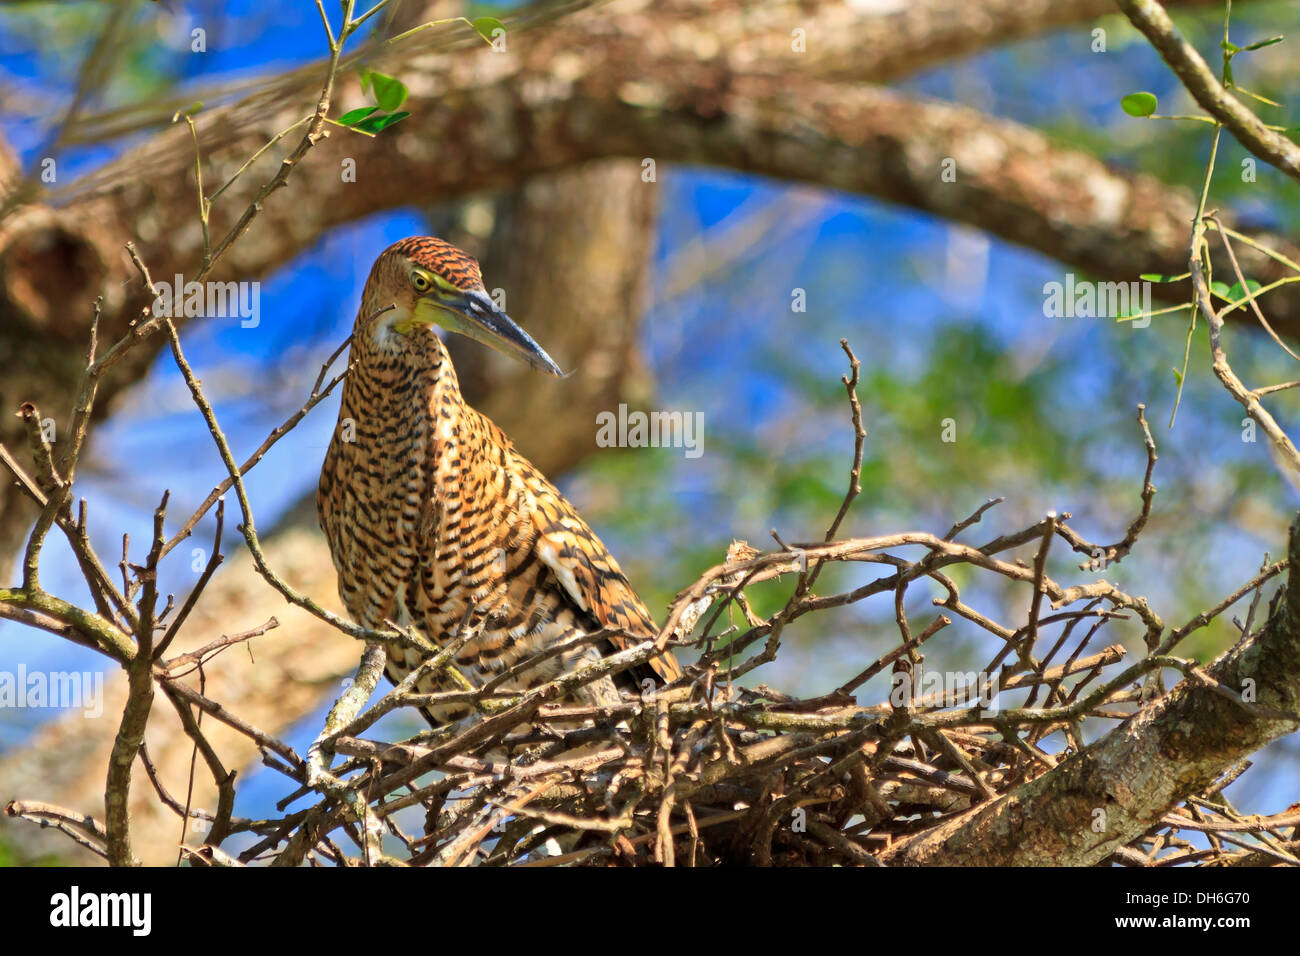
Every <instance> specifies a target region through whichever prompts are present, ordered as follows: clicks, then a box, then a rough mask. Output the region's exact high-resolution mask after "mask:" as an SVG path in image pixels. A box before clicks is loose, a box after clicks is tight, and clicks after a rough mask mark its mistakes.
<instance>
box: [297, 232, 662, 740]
mask: <svg viewBox="0 0 1300 956" xmlns="http://www.w3.org/2000/svg"><path fill="white" fill-rule="evenodd" d="M435 321H436V322H437V323H438V324H441V325H444V326H445V327H447V328H450V329H452V330H454V331H460V332H464V333H465V334H468V335H471V336H472V337H474V338H477V339H480V340H482V341H484V342H486V343H487V344H489V345H492V346H494V347H496V348H499V349H501V350H502V351H506V352H509V353H512V354H515V355H516V356H518V357H520V358H522V359H524V360H525V361H527V362H529V364H531V365H533V366H535V367H537V368H540V369H542V370H545V371H548V372H551V373H552V374H559V369H558V368H557V367H556V366H555V364H554V363H553V362H552V361H551V360H550V358H549V357H548V356H547V355H546V353H545V352H543V351H542V350H541V348H540V347H539V346H537V345H536V343H534V342H533V341H532V339H530V338H528V336H527V335H526V334H525V333H523V332H522V330H520V329H518V327H517V326H515V325H514V324H513V323H512V322H511V321H510V320H509V318H508V317H506V316H505V315H504V314H503V313H500V312H496V311H495V310H494V308H493V304H492V301H491V299H489V298H488V297H487V295H486V292H485V291H484V289H483V281H482V277H481V275H480V273H479V267H478V263H477V262H475V261H474V260H473V259H472V258H470V257H469V256H467V255H466V254H465V253H463V252H461V251H460V250H459V249H456V248H455V247H454V246H452V245H450V244H448V243H446V242H443V241H442V240H439V239H434V238H429V237H413V238H410V239H404V240H402V241H401V242H398V243H396V244H395V245H393V246H390V247H389V248H388V249H386V250H385V251H384V252H383V254H381V255H380V257H379V259H378V260H377V261H376V262H375V265H374V267H373V268H372V269H371V272H370V278H369V279H368V280H367V282H366V286H365V291H364V292H363V294H362V301H361V308H360V311H359V312H358V313H357V320H356V325H355V327H354V330H353V338H352V350H351V362H352V365H353V367H352V370H351V371H350V372H349V374H348V377H347V379H346V381H345V382H344V386H343V399H342V406H341V408H340V410H339V423H338V426H337V428H336V429H335V432H334V437H333V440H332V442H331V443H330V447H329V451H328V453H327V454H326V456H325V463H324V466H323V467H322V469H321V478H320V488H319V491H318V494H317V512H318V515H319V517H320V524H321V528H322V529H323V530H324V532H325V535H326V537H327V538H328V540H329V546H330V551H331V553H332V555H333V558H334V566H335V568H336V569H337V571H338V575H339V594H340V596H341V597H342V599H343V603H344V605H345V606H346V607H347V609H348V612H349V613H350V614H351V615H352V617H353V618H354V619H355V620H356V621H357V622H358V623H360V624H362V625H364V626H367V627H373V628H381V627H383V626H384V625H385V621H393V622H395V623H397V624H400V625H403V626H407V625H409V626H413V627H415V628H417V629H418V630H419V631H421V632H422V633H423V634H425V635H426V636H427V637H428V638H429V639H430V640H432V641H433V642H434V643H437V644H440V645H441V644H445V643H446V642H447V641H448V640H449V638H450V636H451V635H452V633H453V632H454V631H455V629H456V627H457V626H458V625H459V623H460V622H461V620H462V618H463V617H464V615H465V613H466V611H467V609H468V608H469V607H470V606H471V605H472V606H473V607H474V608H475V612H474V613H475V614H476V615H477V616H479V617H481V618H482V621H483V626H482V631H481V633H480V634H479V635H478V636H477V637H476V638H475V639H473V640H472V641H470V643H469V644H467V645H466V646H465V647H464V649H463V650H462V651H461V652H460V654H459V655H458V665H459V667H460V669H461V671H462V673H464V674H465V675H466V676H467V677H469V678H470V679H471V681H473V682H475V683H476V684H482V683H484V682H486V681H487V680H488V679H490V678H491V677H492V676H494V675H496V674H499V673H501V672H502V671H503V670H505V669H507V668H509V667H511V666H512V665H514V664H516V663H518V662H519V661H520V660H522V659H524V658H527V657H529V656H531V655H533V654H536V653H537V652H538V651H540V650H542V649H544V648H547V647H551V646H553V645H554V644H555V643H556V642H557V641H562V640H565V639H567V638H569V637H572V636H573V635H575V634H577V633H580V632H582V633H592V632H594V631H596V630H598V629H599V628H601V627H621V628H623V629H624V630H625V631H626V632H627V634H628V635H629V637H628V638H623V639H619V638H615V639H614V640H613V641H612V642H610V641H606V642H602V645H596V646H593V645H591V644H587V645H584V646H583V647H582V648H581V649H580V650H578V651H572V652H569V653H568V654H566V655H564V656H561V657H558V658H552V659H550V660H548V661H547V662H545V663H543V664H539V665H538V666H537V667H535V668H533V669H531V670H529V671H528V672H526V673H525V674H523V675H521V679H520V680H518V681H512V682H510V683H508V684H507V685H506V687H507V688H509V687H520V686H534V685H536V684H538V683H541V682H543V681H545V680H548V679H550V678H552V677H554V676H555V674H556V673H558V672H559V671H561V670H564V669H567V668H568V667H569V666H571V665H572V664H573V663H575V662H576V661H577V660H579V659H583V658H587V657H594V656H596V655H598V654H605V653H609V652H610V651H611V650H612V649H614V647H625V646H628V644H629V643H630V642H635V641H638V640H643V639H644V638H646V637H649V636H653V635H654V634H656V633H657V631H658V629H657V628H656V626H655V624H654V621H653V619H652V618H651V616H650V614H649V612H648V611H647V610H646V608H645V606H644V605H643V604H642V603H641V601H640V599H639V598H638V597H637V595H636V593H635V592H634V591H633V590H632V587H631V585H630V584H629V583H628V580H627V578H626V577H625V576H624V574H623V571H622V569H621V568H620V567H619V565H618V562H617V561H615V560H614V558H613V556H612V555H610V553H609V552H608V550H606V548H605V546H604V545H603V544H602V543H601V541H600V539H599V538H597V537H596V535H595V534H594V533H593V532H592V530H591V529H590V528H589V527H588V526H587V524H586V522H584V521H583V520H582V518H581V517H580V516H579V515H578V513H577V512H576V511H575V510H574V508H573V506H572V505H571V504H569V502H568V501H567V500H566V499H565V498H564V496H563V495H561V494H560V492H559V491H558V490H556V488H555V486H554V485H552V484H551V483H550V482H549V481H547V480H546V478H545V477H543V476H542V474H541V473H540V472H539V471H538V470H537V469H536V468H535V467H533V465H532V464H531V463H530V462H529V461H528V460H527V459H525V458H524V457H523V456H522V455H520V454H519V453H518V452H517V451H515V449H514V446H513V445H512V444H511V442H510V439H509V438H507V437H506V435H505V433H504V432H502V430H501V429H500V428H498V427H497V426H496V425H494V424H493V423H492V422H491V421H490V420H489V419H488V418H486V417H485V416H484V415H482V414H481V413H480V412H478V411H476V410H474V409H473V408H470V407H469V406H468V405H466V404H465V401H464V399H463V398H462V397H461V394H460V388H459V385H458V384H457V380H456V372H455V369H454V368H453V367H452V364H451V359H450V358H449V357H448V355H447V352H446V349H445V348H444V347H443V345H442V342H441V341H440V340H439V338H438V336H437V335H436V334H435V332H434V329H433V327H432V324H431V323H432V322H435ZM611 644H612V645H613V647H611ZM418 663H419V659H418V656H417V654H416V652H414V651H410V652H405V653H402V652H399V651H390V654H389V662H388V676H389V678H390V679H391V680H393V681H394V682H396V681H399V680H401V679H402V677H404V676H405V675H406V674H407V673H409V672H410V670H411V669H412V668H413V667H415V666H416V665H417V664H418ZM680 674H681V669H680V667H679V666H678V664H677V662H676V660H674V659H673V657H672V656H671V655H670V654H665V655H664V656H662V657H659V658H656V659H655V660H653V661H651V662H650V665H649V667H646V668H641V669H639V670H635V669H634V670H633V671H630V672H627V674H625V675H623V676H621V677H620V679H619V681H620V684H621V685H622V686H630V685H631V682H632V681H636V682H640V681H641V680H644V679H645V678H652V679H654V680H655V683H656V684H657V685H662V684H663V683H664V682H667V681H672V680H675V679H676V678H677V677H679V676H680ZM454 686H455V685H453V684H450V683H449V682H448V679H447V678H446V677H445V676H444V677H443V679H442V680H441V682H434V681H430V682H428V686H424V687H421V688H419V689H420V691H421V692H424V693H429V692H434V691H437V690H447V689H452V687H454ZM579 699H580V700H581V701H583V702H585V703H596V704H601V705H604V704H610V703H616V702H617V701H618V700H619V699H620V698H619V693H618V687H617V686H616V684H615V681H614V680H612V679H610V678H608V677H606V678H604V679H602V680H600V681H596V682H594V683H592V684H589V685H587V686H586V687H585V688H584V689H583V692H582V693H581V694H580V695H579ZM467 712H468V711H467V710H466V709H464V708H463V707H447V706H443V707H439V708H434V709H433V710H431V711H426V716H428V718H429V719H430V721H431V722H432V723H434V724H437V723H441V722H443V721H446V720H452V719H457V718H459V717H461V716H464V715H465V714H466V713H467Z"/></svg>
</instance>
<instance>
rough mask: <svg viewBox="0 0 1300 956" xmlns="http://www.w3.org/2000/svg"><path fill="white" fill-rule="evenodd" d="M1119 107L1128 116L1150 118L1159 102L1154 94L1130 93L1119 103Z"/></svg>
mask: <svg viewBox="0 0 1300 956" xmlns="http://www.w3.org/2000/svg"><path fill="white" fill-rule="evenodd" d="M1119 105H1120V107H1121V108H1122V109H1123V110H1124V112H1125V113H1127V114H1128V115H1129V116H1150V115H1151V114H1152V113H1154V112H1155V111H1156V106H1158V105H1159V101H1158V100H1157V99H1156V96H1155V94H1154V93H1130V94H1129V95H1128V96H1126V97H1124V98H1123V99H1122V100H1120V101H1119Z"/></svg>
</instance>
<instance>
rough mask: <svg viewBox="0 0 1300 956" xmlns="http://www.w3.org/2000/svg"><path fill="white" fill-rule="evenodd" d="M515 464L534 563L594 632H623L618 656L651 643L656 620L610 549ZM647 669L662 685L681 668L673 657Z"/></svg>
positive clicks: (529, 468)
mask: <svg viewBox="0 0 1300 956" xmlns="http://www.w3.org/2000/svg"><path fill="white" fill-rule="evenodd" d="M519 461H520V473H521V474H522V476H523V478H524V484H525V486H526V487H527V488H528V491H529V493H530V497H531V498H532V500H533V508H532V520H533V523H534V525H535V527H536V529H537V538H536V540H535V541H534V543H533V547H534V548H535V549H536V552H537V557H538V559H539V560H540V561H541V562H542V563H543V564H545V565H546V566H547V567H548V568H550V570H551V572H552V573H553V574H554V575H555V579H556V580H557V581H559V583H560V585H561V586H562V587H563V588H564V590H565V593H566V594H567V595H568V597H569V599H570V600H571V601H572V602H573V603H574V605H576V606H577V607H578V609H579V610H581V611H584V612H586V614H587V615H588V616H590V617H591V619H592V620H593V621H594V622H595V623H596V624H597V625H598V626H600V627H609V628H621V629H622V630H623V631H625V632H626V634H625V635H620V636H616V637H611V638H610V643H611V644H613V645H614V647H615V649H616V650H625V649H627V648H628V647H631V646H632V645H633V644H636V643H639V642H640V641H643V640H646V639H647V638H652V637H655V636H656V635H657V634H658V633H659V628H658V626H657V625H656V624H655V622H654V618H652V617H651V616H650V612H649V611H647V610H646V607H645V605H644V604H642V603H641V599H640V598H639V597H637V595H636V592H635V591H633V590H632V585H631V584H630V583H629V582H628V579H627V576H626V575H625V574H624V573H623V569H622V568H621V567H619V565H618V562H617V561H616V560H614V556H613V555H612V554H610V553H609V549H608V548H606V547H605V545H604V543H603V542H602V541H601V540H600V538H598V537H596V533H595V532H594V531H592V530H591V528H590V527H588V525H587V522H585V521H583V520H582V517H581V516H580V515H579V514H578V512H577V511H576V510H575V509H574V507H573V505H571V504H569V502H568V499H566V498H565V497H564V496H563V495H562V494H560V492H559V491H558V490H557V489H556V487H555V486H554V485H552V484H551V483H550V482H549V481H547V480H546V478H545V477H543V475H542V473H541V472H539V471H538V470H537V469H536V468H535V467H534V466H533V465H532V463H531V462H528V461H527V460H526V459H524V458H522V456H520V458H519ZM648 663H649V665H650V669H651V670H652V671H653V672H654V674H655V676H657V677H658V678H659V679H660V680H662V681H663V682H664V683H671V682H673V681H675V680H677V679H678V678H679V677H681V676H682V668H681V665H680V664H678V663H677V659H676V658H675V657H674V656H673V655H672V653H671V652H665V653H664V654H661V655H660V656H658V657H655V658H652V659H651V660H650V661H649V662H648ZM647 676H648V675H647Z"/></svg>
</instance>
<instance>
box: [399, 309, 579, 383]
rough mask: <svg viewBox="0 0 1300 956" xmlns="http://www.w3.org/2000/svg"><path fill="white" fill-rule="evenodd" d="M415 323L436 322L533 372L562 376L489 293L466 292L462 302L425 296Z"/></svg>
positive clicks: (558, 368) (553, 363)
mask: <svg viewBox="0 0 1300 956" xmlns="http://www.w3.org/2000/svg"><path fill="white" fill-rule="evenodd" d="M415 320H416V321H417V322H434V323H437V324H438V325H441V326H442V327H443V328H444V329H447V330H448V331H449V332H459V333H460V334H461V335H467V336H469V337H470V338H471V339H474V340H475V341H478V342H482V343H483V344H484V345H488V346H491V347H492V348H494V349H496V350H497V351H498V352H504V353H505V354H506V355H511V356H513V357H515V358H518V359H522V360H523V361H525V362H527V363H528V364H529V365H531V366H532V367H533V368H535V369H537V370H539V371H542V372H546V373H547V374H549V375H559V376H563V375H564V373H563V372H562V371H561V370H560V367H559V366H558V365H556V364H555V362H554V361H553V360H552V359H551V357H550V356H549V355H547V354H546V351H545V350H544V349H543V348H542V347H541V346H540V345H538V344H537V343H536V342H534V341H533V339H532V336H530V335H529V334H528V333H527V332H525V331H524V330H523V329H521V328H520V327H519V326H518V325H516V324H515V322H514V320H513V319H511V318H510V316H508V315H506V314H505V313H504V312H502V311H500V310H498V309H497V307H496V305H495V304H494V303H493V301H492V299H491V298H490V297H489V296H488V294H487V293H486V292H483V291H482V290H479V289H466V290H464V291H462V292H461V293H460V297H459V298H455V299H444V298H438V297H435V296H426V297H425V298H422V299H420V300H419V301H418V302H417V303H416V307H415Z"/></svg>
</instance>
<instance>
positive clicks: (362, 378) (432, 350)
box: [344, 327, 464, 420]
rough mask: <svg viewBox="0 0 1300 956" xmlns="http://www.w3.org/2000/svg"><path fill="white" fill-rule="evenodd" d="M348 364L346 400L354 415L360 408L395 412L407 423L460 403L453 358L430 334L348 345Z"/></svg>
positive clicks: (393, 334) (385, 334) (369, 338)
mask: <svg viewBox="0 0 1300 956" xmlns="http://www.w3.org/2000/svg"><path fill="white" fill-rule="evenodd" d="M351 361H352V365H353V369H352V372H350V373H349V374H348V378H347V380H346V381H345V383H344V398H345V404H347V405H350V406H352V410H354V411H360V410H361V408H358V407H357V406H358V405H361V406H362V407H364V406H370V407H371V408H373V409H375V410H376V411H378V410H379V409H380V408H381V407H383V408H393V409H396V410H399V411H400V412H401V415H402V417H404V418H407V419H408V420H409V416H410V415H412V414H419V413H420V412H423V411H426V410H429V409H433V408H437V407H438V406H439V405H441V404H444V403H446V402H448V401H450V402H452V403H454V404H463V403H464V399H463V398H461V394H460V383H459V381H458V380H457V378H456V369H455V368H454V367H453V366H452V364H451V356H449V355H448V354H447V349H446V347H445V346H444V345H443V344H442V340H441V339H439V338H438V336H437V334H436V333H435V332H434V331H433V329H432V328H427V327H426V328H417V329H413V330H411V331H410V332H407V333H401V332H398V331H396V330H394V329H392V328H388V329H386V330H382V331H380V332H379V333H378V334H375V335H364V336H360V337H359V338H358V339H357V340H354V341H353V343H352V355H351ZM348 399H351V401H348Z"/></svg>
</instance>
